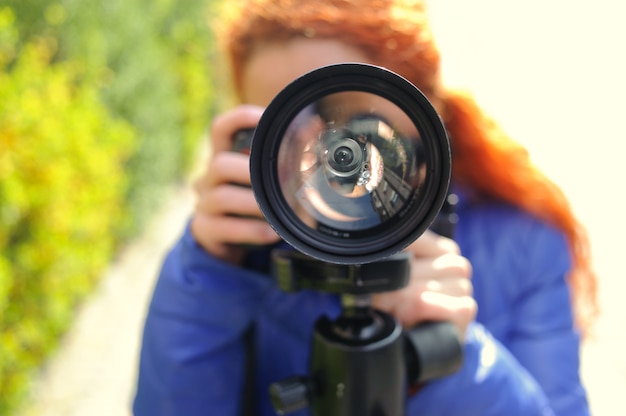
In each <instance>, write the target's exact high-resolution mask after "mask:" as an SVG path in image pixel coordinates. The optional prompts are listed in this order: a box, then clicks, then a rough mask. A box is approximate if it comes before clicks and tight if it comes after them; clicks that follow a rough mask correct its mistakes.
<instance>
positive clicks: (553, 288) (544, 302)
mask: <svg viewBox="0 0 626 416" xmlns="http://www.w3.org/2000/svg"><path fill="white" fill-rule="evenodd" d="M534 225H535V227H534V228H533V229H532V233H531V235H532V237H529V238H527V240H526V243H525V244H524V246H523V250H524V254H525V255H524V257H525V258H526V259H527V261H528V263H527V267H526V268H525V270H526V274H525V275H524V276H522V278H520V279H517V285H518V287H517V288H515V292H516V293H518V295H517V296H516V298H515V300H514V302H513V305H512V308H511V311H512V317H511V326H510V330H509V331H508V335H507V336H506V337H505V338H504V339H503V340H502V342H503V344H504V345H506V347H507V348H508V349H509V351H510V352H511V353H512V354H513V355H514V356H515V357H516V359H517V360H518V361H519V362H520V364H521V365H522V366H524V367H525V368H526V369H527V370H528V371H529V373H531V374H532V375H533V377H534V378H535V379H536V380H537V382H538V383H539V385H540V386H541V388H542V389H543V390H544V392H545V394H546V396H547V397H548V399H549V401H550V405H551V406H552V408H553V409H554V412H555V414H557V415H567V416H582V415H588V414H589V408H588V404H587V398H586V393H585V389H584V387H583V386H582V383H581V380H580V376H579V369H580V363H579V354H580V351H579V349H580V337H579V334H578V332H577V330H576V329H575V325H574V320H573V313H572V305H571V294H570V290H569V286H568V283H567V273H568V271H569V270H570V267H571V259H570V255H569V250H568V246H567V242H566V240H565V238H564V236H563V235H562V234H561V233H560V232H558V231H556V230H554V229H552V228H550V227H546V226H545V225H542V224H534Z"/></svg>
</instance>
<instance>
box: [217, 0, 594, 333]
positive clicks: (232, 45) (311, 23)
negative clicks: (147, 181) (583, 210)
mask: <svg viewBox="0 0 626 416" xmlns="http://www.w3.org/2000/svg"><path fill="white" fill-rule="evenodd" d="M232 4H233V3H230V4H229V5H230V6H232ZM239 6H241V8H239V9H238V11H237V12H236V13H235V14H233V15H232V16H233V18H231V19H226V21H224V22H222V23H224V24H223V27H224V28H225V30H224V31H223V33H222V35H223V36H222V39H223V41H224V42H225V43H224V46H225V48H226V53H227V56H228V58H229V59H230V65H231V71H232V77H233V81H234V87H235V91H236V92H237V93H238V94H239V96H241V88H242V85H241V84H242V71H243V68H244V65H245V63H246V62H247V61H248V59H249V58H250V56H251V55H252V53H253V52H254V51H255V48H256V47H257V46H258V45H259V44H261V43H265V42H271V41H285V40H288V39H292V38H295V37H309V38H310V37H316V38H333V39H337V40H340V41H343V42H345V43H346V44H349V45H353V46H356V47H358V48H360V49H361V50H362V51H363V52H364V53H365V54H366V55H368V57H369V58H371V60H372V61H373V62H376V63H377V64H379V65H381V66H385V67H387V68H389V69H391V70H393V71H395V72H397V73H399V74H400V75H402V76H404V77H405V78H407V79H408V80H410V81H411V82H412V83H414V84H415V85H416V86H417V87H418V88H419V89H420V90H422V91H423V92H424V93H425V94H426V95H427V96H428V97H429V99H430V100H431V101H432V102H433V104H434V105H435V107H436V108H437V109H438V111H439V112H440V114H441V115H442V118H443V120H444V123H445V125H446V128H447V130H448V132H449V134H450V138H451V143H452V147H453V178H454V180H455V182H456V183H459V184H462V185H464V186H465V187H466V188H468V189H471V190H472V191H473V194H474V195H475V196H478V197H480V198H486V199H495V200H500V201H504V202H507V203H510V204H512V205H515V206H518V207H520V208H521V209H523V210H525V211H527V212H529V213H530V214H532V215H534V216H536V217H538V218H540V219H542V220H545V221H547V222H548V223H550V224H553V225H554V226H556V227H558V228H559V229H560V230H562V232H563V233H564V234H565V235H566V236H567V239H568V241H569V245H570V249H571V255H572V259H573V265H572V269H571V271H570V274H569V276H568V282H569V284H570V287H571V290H572V295H573V296H572V297H573V304H574V308H575V313H576V319H577V323H578V325H579V327H580V328H581V329H582V330H585V329H587V328H588V326H589V325H590V324H591V322H592V320H593V318H594V317H595V316H596V315H597V310H598V306H597V300H596V298H597V296H596V292H597V290H596V277H595V275H594V272H593V270H592V268H591V259H590V249H589V240H588V237H587V234H586V231H585V229H584V227H583V226H582V225H581V224H580V223H579V221H578V220H577V219H576V217H575V216H574V214H573V212H572V209H571V207H570V205H569V203H568V201H567V198H566V197H565V195H564V193H563V192H562V190H561V189H560V188H559V187H558V186H557V185H555V184H554V183H553V182H552V181H551V180H550V179H549V178H547V177H546V176H545V175H544V174H543V173H542V172H541V171H540V170H539V169H538V168H537V167H536V166H535V165H534V164H533V163H532V162H531V160H530V158H529V155H528V153H527V151H526V150H525V149H524V148H523V147H522V146H521V145H520V144H518V143H516V142H515V141H513V140H512V139H511V138H510V137H508V136H507V135H506V134H504V132H503V131H502V129H500V128H499V127H498V126H497V125H496V123H494V122H493V121H492V120H491V119H490V118H488V117H487V116H486V115H485V114H484V113H483V112H482V111H481V109H480V108H479V107H478V106H477V105H476V103H475V101H474V100H473V99H472V98H471V97H470V96H469V95H466V94H462V93H459V92H455V91H450V90H446V89H445V88H443V87H442V85H441V82H440V55H439V50H438V49H437V47H436V44H435V42H434V40H433V36H432V31H431V29H430V27H429V24H428V19H427V15H426V10H425V9H426V8H425V5H424V3H423V1H420V0H327V1H319V0H315V1H306V0H246V1H244V2H243V3H241V4H239ZM224 16H226V15H223V17H224ZM355 17H356V18H355Z"/></svg>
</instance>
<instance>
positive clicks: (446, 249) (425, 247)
mask: <svg viewBox="0 0 626 416" xmlns="http://www.w3.org/2000/svg"><path fill="white" fill-rule="evenodd" d="M407 250H408V251H410V252H411V253H413V255H415V256H417V257H436V256H439V255H442V254H446V253H454V254H460V253H461V250H460V249H459V246H458V244H457V243H456V242H455V241H454V240H451V239H449V238H446V237H442V236H440V235H438V234H435V233H434V232H432V231H430V230H426V232H424V233H423V234H422V235H421V236H420V237H419V238H418V239H417V240H415V241H414V242H413V243H412V244H411V245H410V246H409V247H408V248H407Z"/></svg>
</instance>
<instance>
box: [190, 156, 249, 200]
mask: <svg viewBox="0 0 626 416" xmlns="http://www.w3.org/2000/svg"><path fill="white" fill-rule="evenodd" d="M249 160H250V159H249V158H248V156H246V155H242V154H238V153H231V152H221V153H217V154H214V155H213V157H212V158H211V160H210V162H209V164H208V165H207V167H206V170H205V172H204V173H203V174H202V175H201V176H200V177H198V178H197V179H196V181H195V183H194V188H195V190H196V192H203V191H205V190H207V189H211V188H213V187H214V186H217V185H220V184H225V183H231V184H232V183H237V184H241V185H250V168H249Z"/></svg>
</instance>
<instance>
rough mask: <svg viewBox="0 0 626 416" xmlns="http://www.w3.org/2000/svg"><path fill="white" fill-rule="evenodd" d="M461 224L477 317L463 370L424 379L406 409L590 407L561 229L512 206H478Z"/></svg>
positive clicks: (537, 411)
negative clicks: (476, 293) (472, 271)
mask: <svg viewBox="0 0 626 416" xmlns="http://www.w3.org/2000/svg"><path fill="white" fill-rule="evenodd" d="M466 225H467V226H468V228H467V229H464V230H463V231H464V232H465V234H464V235H463V237H464V240H463V242H464V244H465V245H464V247H465V248H467V251H468V252H470V253H471V256H472V257H471V261H472V264H473V265H475V266H476V267H475V272H477V273H479V274H480V276H476V279H479V281H476V282H475V283H476V284H477V285H478V286H480V287H479V288H478V291H479V292H480V293H479V295H480V299H479V298H477V300H478V307H479V317H480V315H481V312H482V321H481V323H476V324H474V325H473V326H471V327H470V329H469V330H468V334H467V344H466V346H465V350H464V354H465V355H464V359H465V362H464V365H463V368H462V369H461V371H460V372H459V373H457V374H455V375H453V376H451V377H447V378H444V379H441V380H438V381H435V382H432V383H429V384H428V385H427V386H426V387H425V388H424V389H423V390H421V391H420V392H419V394H418V395H417V396H416V397H414V398H413V399H411V401H410V408H411V409H412V411H413V412H414V413H410V414H415V415H425V414H426V415H427V414H433V415H435V414H463V415H501V414H506V415H553V414H554V415H559V416H565V415H566V416H586V415H589V408H588V405H587V400H586V394H585V390H584V388H583V386H582V383H581V381H580V377H579V348H580V339H579V336H578V333H577V331H576V330H575V328H574V323H573V318H572V306H571V299H570V291H569V287H568V283H567V280H566V275H567V273H568V271H569V270H570V267H571V265H570V255H569V250H568V246H567V242H566V240H565V238H564V236H563V235H562V233H560V232H559V231H558V230H555V229H554V228H551V227H549V226H546V225H545V224H543V223H541V222H540V221H537V220H536V219H533V218H530V217H529V216H527V215H524V214H520V213H517V212H515V213H513V214H512V213H511V210H502V209H493V210H490V211H486V210H485V212H482V211H481V212H480V215H478V214H476V215H475V216H474V217H472V221H467V222H466ZM478 286H476V287H478ZM481 309H482V311H481ZM492 331H493V332H492ZM494 334H496V335H494ZM496 337H497V338H496ZM430 409H432V410H430Z"/></svg>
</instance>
